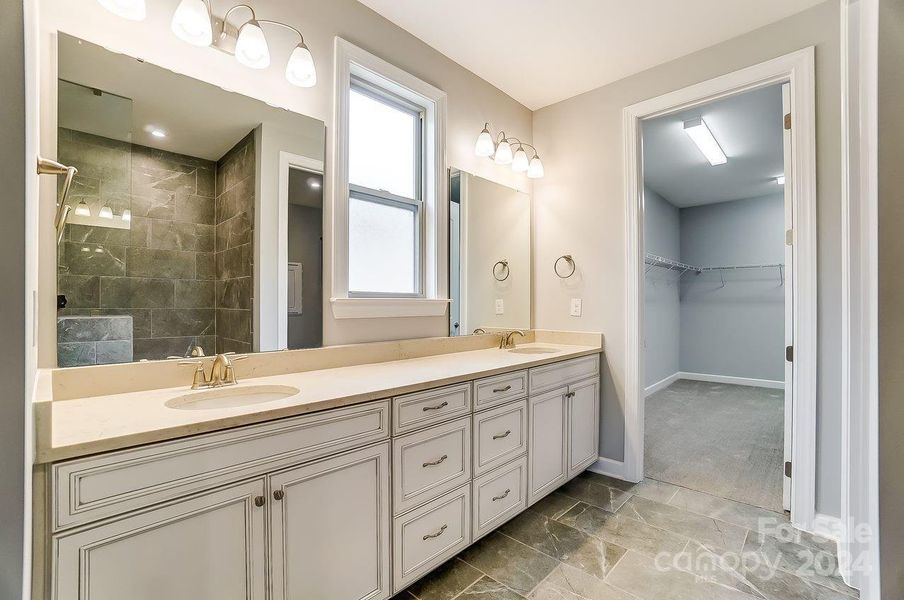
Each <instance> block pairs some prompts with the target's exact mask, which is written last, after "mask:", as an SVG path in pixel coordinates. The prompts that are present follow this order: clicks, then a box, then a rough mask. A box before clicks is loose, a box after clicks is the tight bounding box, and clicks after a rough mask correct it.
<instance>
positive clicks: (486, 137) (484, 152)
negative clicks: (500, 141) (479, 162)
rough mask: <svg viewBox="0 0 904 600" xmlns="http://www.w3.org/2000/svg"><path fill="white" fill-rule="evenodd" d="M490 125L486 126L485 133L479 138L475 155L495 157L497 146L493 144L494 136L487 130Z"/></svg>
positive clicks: (475, 147)
mask: <svg viewBox="0 0 904 600" xmlns="http://www.w3.org/2000/svg"><path fill="white" fill-rule="evenodd" d="M488 126H489V123H488V124H487V125H485V126H484V128H483V131H481V132H480V135H478V136H477V143H476V144H474V154H476V155H477V156H493V152H495V151H496V145H495V144H494V143H493V136H492V135H490V130H489V129H488V128H487V127H488Z"/></svg>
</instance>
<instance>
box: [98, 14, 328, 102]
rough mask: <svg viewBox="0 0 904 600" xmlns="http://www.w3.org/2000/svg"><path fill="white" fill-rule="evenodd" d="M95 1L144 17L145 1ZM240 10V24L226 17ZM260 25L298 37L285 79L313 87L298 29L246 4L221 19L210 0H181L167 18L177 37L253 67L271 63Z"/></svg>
mask: <svg viewBox="0 0 904 600" xmlns="http://www.w3.org/2000/svg"><path fill="white" fill-rule="evenodd" d="M98 2H99V3H100V5H101V6H103V7H104V8H106V9H107V10H109V11H110V12H112V13H114V14H116V15H119V16H121V17H123V18H126V19H132V20H136V21H141V20H143V19H144V18H145V13H146V11H145V0H98ZM239 10H244V11H246V12H247V13H248V18H247V20H245V21H244V22H242V23H240V24H234V23H232V22H230V21H229V18H230V17H231V16H232V15H233V13H234V12H235V11H239ZM263 25H274V26H276V27H282V28H283V29H288V30H289V31H291V32H293V33H295V34H296V35H297V36H298V42H297V43H296V44H295V48H294V49H293V50H292V52H291V54H290V55H289V58H288V60H287V62H286V71H285V75H286V79H287V80H288V82H289V83H291V84H292V85H295V86H298V87H314V85H316V84H317V69H316V68H315V66H314V57H313V56H312V55H311V51H310V50H309V49H308V47H307V45H306V44H305V41H304V36H303V35H302V34H301V31H299V30H298V29H296V28H295V27H292V26H291V25H287V24H285V23H281V22H279V21H271V20H268V19H258V18H257V14H256V13H255V12H254V8H252V7H251V6H249V5H247V4H236V5H235V6H233V7H232V8H230V9H229V10H227V11H226V13H225V14H224V15H223V17H222V18H220V17H215V16H213V13H212V10H211V7H210V0H182V1H181V2H180V3H179V6H178V7H177V8H176V12H175V13H173V18H172V20H171V21H170V29H171V30H172V32H173V33H174V34H175V35H176V37H178V38H179V39H180V40H182V41H184V42H186V43H188V44H191V45H193V46H198V47H201V48H204V47H207V46H213V47H214V48H216V49H217V50H220V51H222V52H225V53H226V54H230V55H232V56H234V57H235V59H236V60H237V61H238V62H240V63H241V64H243V65H245V66H246V67H249V68H252V69H266V68H267V67H269V66H270V46H269V44H268V43H267V37H266V35H264V29H263Z"/></svg>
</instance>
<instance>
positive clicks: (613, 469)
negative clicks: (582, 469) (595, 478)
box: [587, 456, 628, 481]
mask: <svg viewBox="0 0 904 600" xmlns="http://www.w3.org/2000/svg"><path fill="white" fill-rule="evenodd" d="M587 470H588V471H593V472H594V473H599V474H600V475H607V476H609V477H613V478H615V479H621V480H623V481H628V478H627V477H626V476H625V463H624V462H622V461H620V460H612V459H611V458H605V457H603V456H600V457H599V458H597V459H596V462H595V463H593V464H592V465H590V466H589V467H587Z"/></svg>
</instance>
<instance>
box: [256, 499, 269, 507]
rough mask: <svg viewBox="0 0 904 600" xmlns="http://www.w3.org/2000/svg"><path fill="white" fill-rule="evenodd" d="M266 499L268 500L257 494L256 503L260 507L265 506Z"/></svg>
mask: <svg viewBox="0 0 904 600" xmlns="http://www.w3.org/2000/svg"><path fill="white" fill-rule="evenodd" d="M266 501H267V499H266V498H264V497H263V496H255V497H254V505H255V506H256V507H258V508H260V507H261V506H263V505H264V503H265V502H266Z"/></svg>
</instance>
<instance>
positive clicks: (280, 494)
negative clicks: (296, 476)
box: [273, 490, 286, 500]
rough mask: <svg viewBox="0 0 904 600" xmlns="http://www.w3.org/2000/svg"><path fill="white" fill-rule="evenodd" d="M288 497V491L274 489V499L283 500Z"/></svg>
mask: <svg viewBox="0 0 904 600" xmlns="http://www.w3.org/2000/svg"><path fill="white" fill-rule="evenodd" d="M285 497H286V493H285V492H284V491H282V490H273V499H274V500H282V499H283V498H285Z"/></svg>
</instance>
